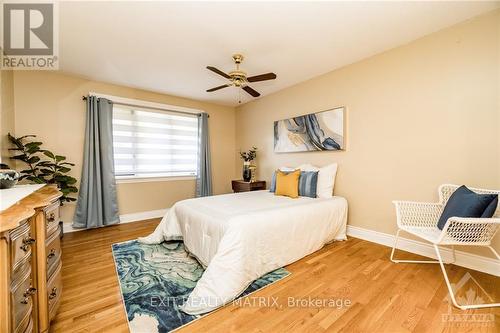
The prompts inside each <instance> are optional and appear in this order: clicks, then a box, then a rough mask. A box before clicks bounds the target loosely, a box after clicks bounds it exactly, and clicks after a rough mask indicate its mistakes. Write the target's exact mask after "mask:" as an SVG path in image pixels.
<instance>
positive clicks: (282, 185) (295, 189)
mask: <svg viewBox="0 0 500 333" xmlns="http://www.w3.org/2000/svg"><path fill="white" fill-rule="evenodd" d="M299 177H300V170H295V171H293V172H290V173H285V172H283V171H280V170H277V172H276V192H274V194H275V195H284V196H287V197H290V198H298V197H299Z"/></svg>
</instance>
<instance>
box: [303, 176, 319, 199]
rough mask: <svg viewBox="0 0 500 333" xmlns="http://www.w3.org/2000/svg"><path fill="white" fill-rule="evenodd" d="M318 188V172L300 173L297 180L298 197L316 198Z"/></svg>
mask: <svg viewBox="0 0 500 333" xmlns="http://www.w3.org/2000/svg"><path fill="white" fill-rule="evenodd" d="M317 187H318V171H302V172H301V173H300V178H299V195H300V196H301V197H309V198H316V189H317Z"/></svg>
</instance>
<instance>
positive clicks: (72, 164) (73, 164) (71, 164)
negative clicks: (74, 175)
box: [59, 162, 75, 166]
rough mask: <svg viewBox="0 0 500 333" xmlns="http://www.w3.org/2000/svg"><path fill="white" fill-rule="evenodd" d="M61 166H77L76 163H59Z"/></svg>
mask: <svg viewBox="0 0 500 333" xmlns="http://www.w3.org/2000/svg"><path fill="white" fill-rule="evenodd" d="M59 165H70V166H75V163H69V162H62V163H59Z"/></svg>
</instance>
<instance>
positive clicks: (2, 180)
mask: <svg viewBox="0 0 500 333" xmlns="http://www.w3.org/2000/svg"><path fill="white" fill-rule="evenodd" d="M18 178H19V173H18V172H17V171H16V170H11V169H0V190H3V189H7V188H11V187H12V186H14V185H16V183H17V179H18Z"/></svg>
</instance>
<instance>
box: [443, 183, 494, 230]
mask: <svg viewBox="0 0 500 333" xmlns="http://www.w3.org/2000/svg"><path fill="white" fill-rule="evenodd" d="M495 198H496V199H497V200H498V195H496V194H477V193H475V192H473V191H471V190H469V189H468V188H467V187H466V186H465V185H462V186H460V187H459V188H458V189H457V190H456V191H455V192H453V194H452V195H451V196H450V199H448V202H447V203H446V206H445V207H444V210H443V213H442V214H441V217H440V218H439V221H438V228H439V229H441V230H442V229H443V228H444V226H445V224H446V221H448V219H449V218H450V217H481V216H482V215H483V213H484V211H485V210H486V208H488V206H489V205H490V203H491V202H492V201H494V200H495ZM490 217H491V216H490Z"/></svg>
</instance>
